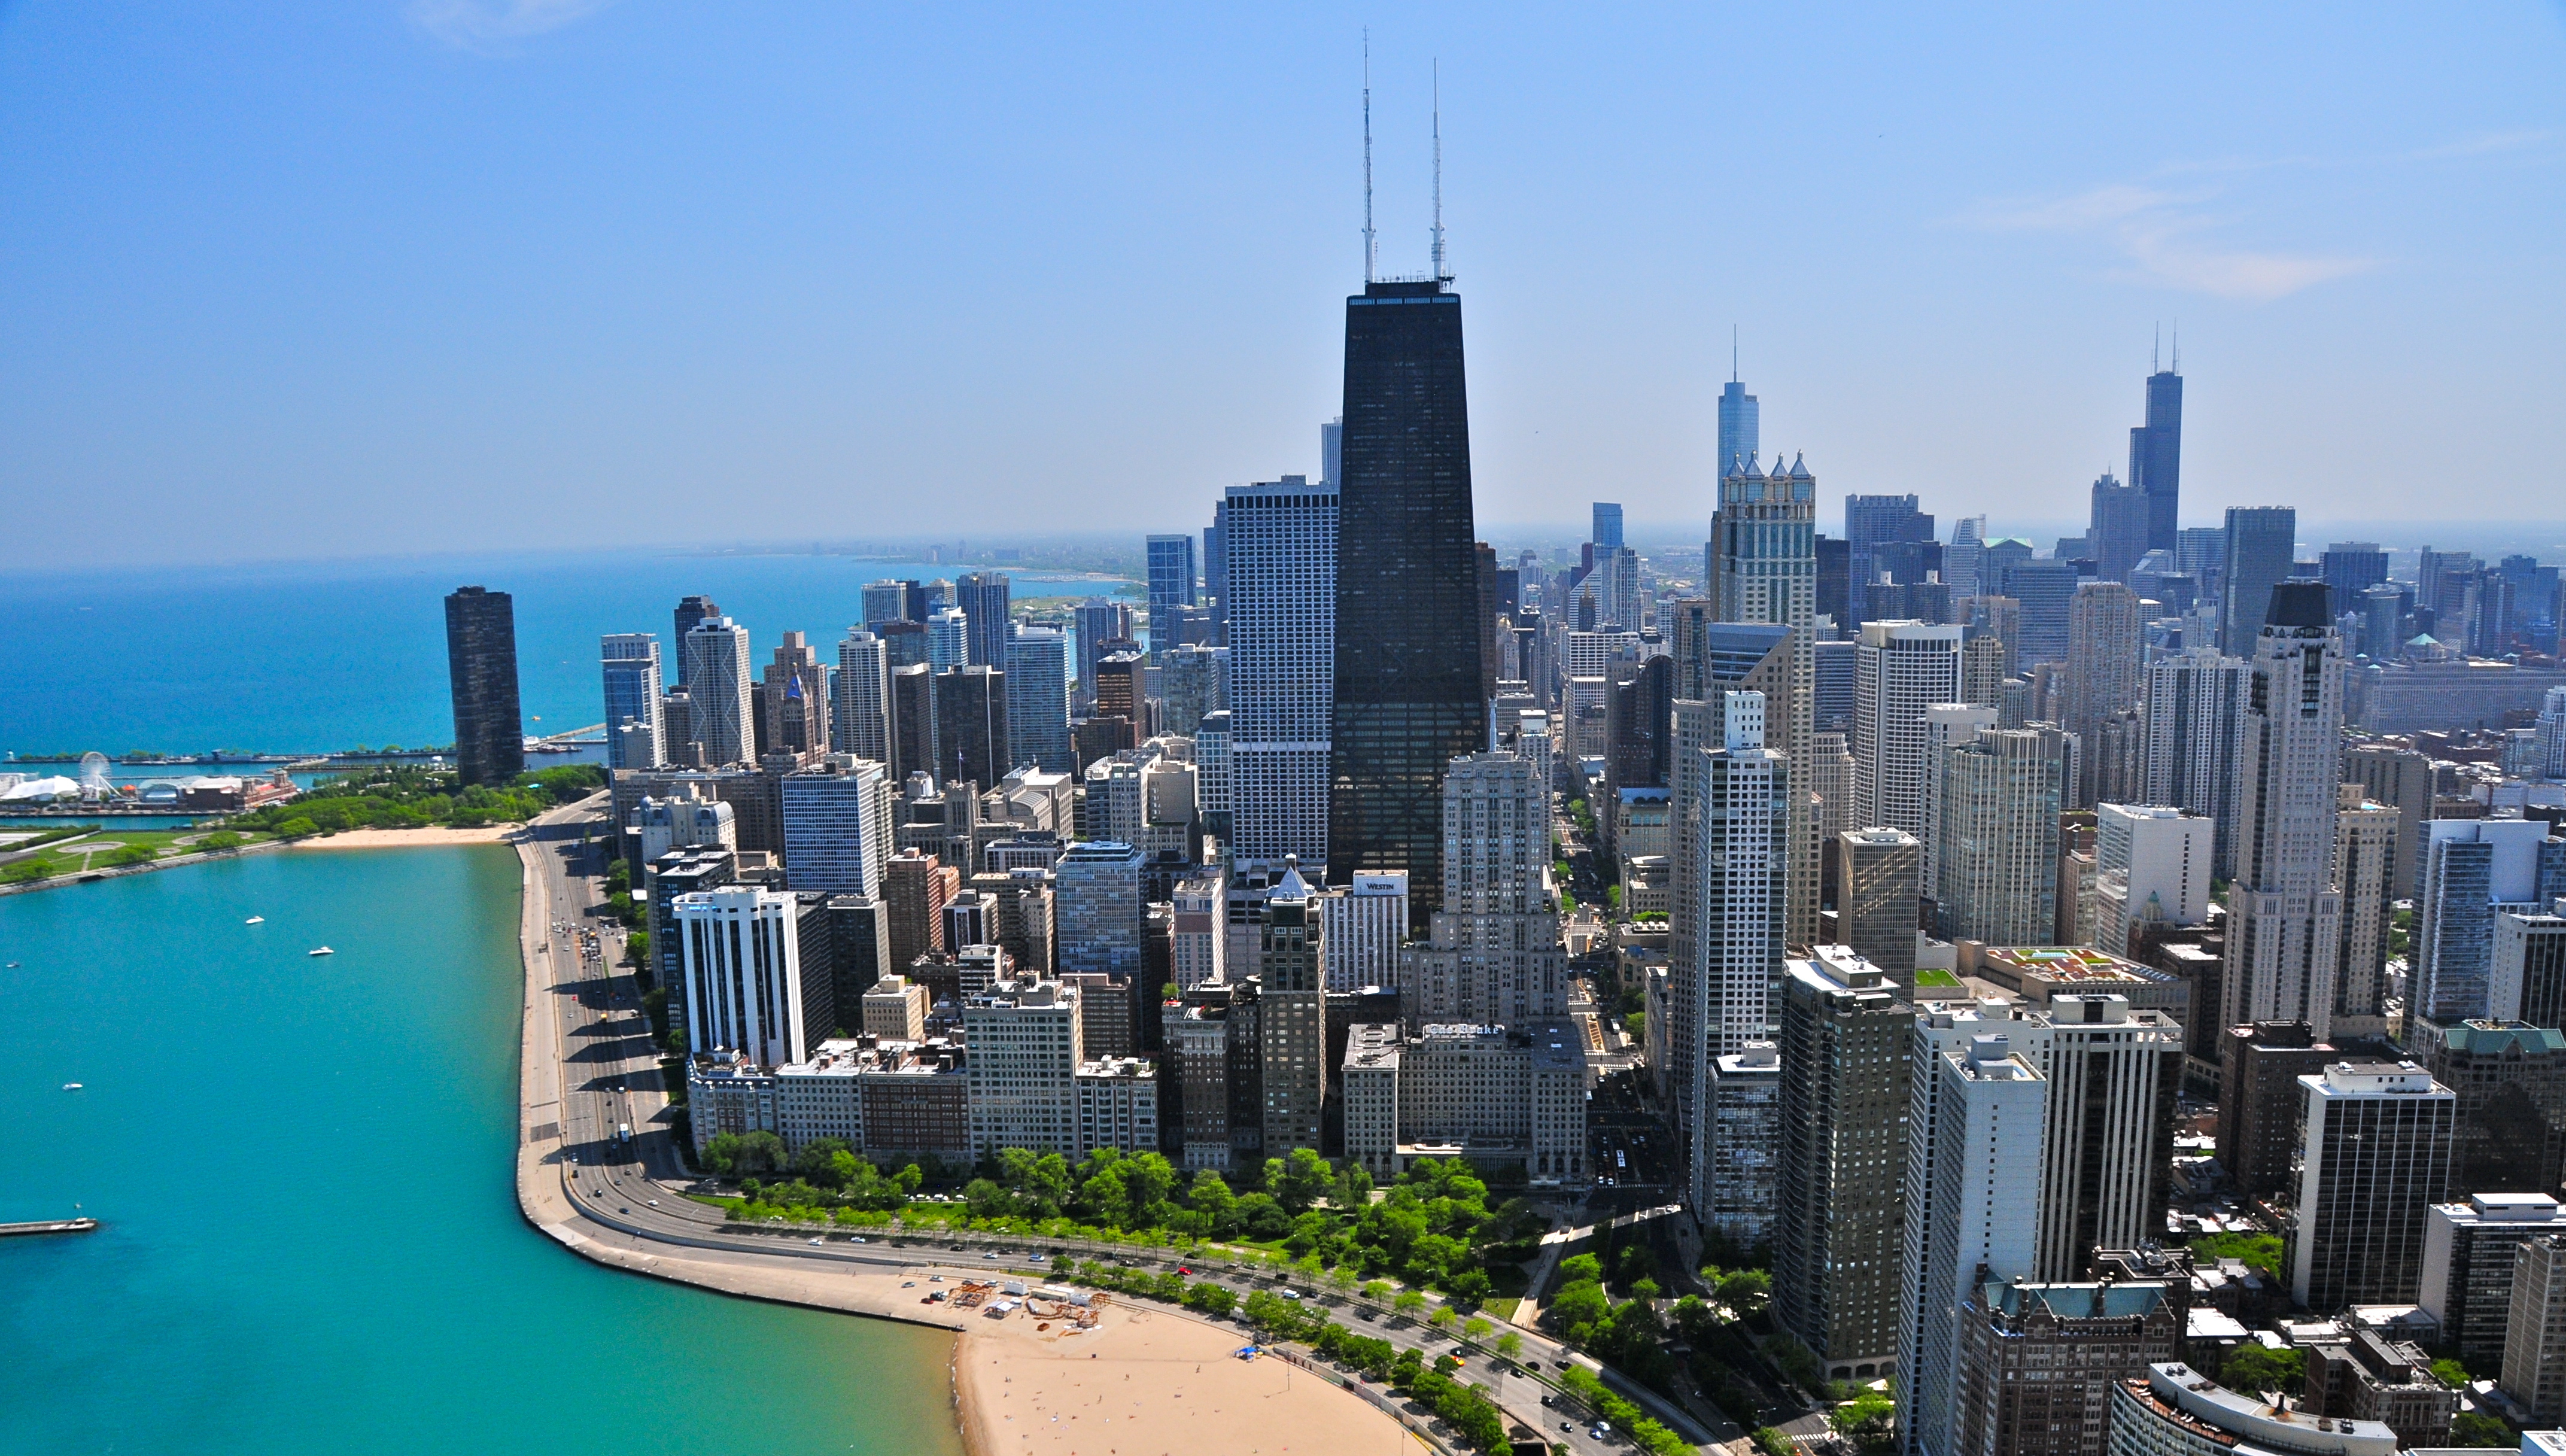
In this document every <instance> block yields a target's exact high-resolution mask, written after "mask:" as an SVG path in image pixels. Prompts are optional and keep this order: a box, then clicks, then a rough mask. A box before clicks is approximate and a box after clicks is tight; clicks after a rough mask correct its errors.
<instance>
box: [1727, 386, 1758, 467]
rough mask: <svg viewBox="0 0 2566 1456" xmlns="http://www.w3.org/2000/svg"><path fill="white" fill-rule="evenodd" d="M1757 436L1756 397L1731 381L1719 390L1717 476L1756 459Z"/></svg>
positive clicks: (1744, 387)
mask: <svg viewBox="0 0 2566 1456" xmlns="http://www.w3.org/2000/svg"><path fill="white" fill-rule="evenodd" d="M1756 435H1757V430H1756V408H1755V396H1754V395H1752V394H1749V393H1747V392H1746V386H1745V385H1744V384H1741V383H1739V382H1737V381H1736V380H1735V379H1731V380H1729V381H1728V386H1727V387H1726V388H1724V389H1721V390H1720V391H1719V474H1720V475H1722V476H1725V475H1727V474H1728V472H1729V471H1731V470H1735V469H1742V468H1744V466H1745V464H1746V462H1747V461H1749V460H1752V459H1754V458H1755V456H1756V453H1757V441H1756Z"/></svg>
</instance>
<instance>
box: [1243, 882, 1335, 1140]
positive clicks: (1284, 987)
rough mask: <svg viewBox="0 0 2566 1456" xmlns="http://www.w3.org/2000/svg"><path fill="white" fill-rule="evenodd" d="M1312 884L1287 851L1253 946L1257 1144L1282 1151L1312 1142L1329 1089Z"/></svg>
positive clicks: (1320, 943) (1321, 954)
mask: <svg viewBox="0 0 2566 1456" xmlns="http://www.w3.org/2000/svg"><path fill="white" fill-rule="evenodd" d="M1316 899H1317V892H1316V891H1314V890H1312V889H1311V888H1310V885H1309V882H1308V881H1307V880H1304V879H1303V878H1302V877H1301V871H1300V866H1299V863H1298V862H1297V860H1294V859H1287V860H1286V861H1285V867H1284V871H1283V878H1282V880H1281V882H1280V883H1278V884H1276V885H1275V886H1274V888H1273V890H1272V891H1271V892H1270V893H1269V894H1267V895H1266V897H1265V923H1264V929H1263V934H1262V935H1261V936H1260V940H1261V944H1260V945H1259V946H1258V953H1257V974H1258V977H1259V979H1260V980H1261V981H1262V983H1263V985H1262V990H1261V992H1260V993H1259V995H1258V997H1257V1058H1258V1063H1259V1072H1258V1079H1259V1084H1260V1086H1261V1088H1262V1090H1263V1097H1264V1105H1263V1108H1262V1111H1263V1124H1264V1148H1265V1155H1266V1156H1268V1157H1282V1156H1284V1155H1286V1154H1287V1153H1289V1152H1290V1151H1291V1150H1292V1149H1293V1148H1296V1147H1307V1148H1314V1149H1315V1148H1317V1147H1318V1146H1319V1129H1320V1125H1321V1121H1322V1118H1323V1117H1324V1115H1325V1111H1326V1103H1327V1091H1328V1067H1327V1050H1328V1037H1327V982H1326V979H1325V975H1326V973H1325V971H1324V970H1323V968H1322V961H1323V960H1324V958H1325V954H1326V948H1325V934H1326V932H1325V931H1324V929H1323V928H1322V926H1321V923H1320V918H1319V908H1318V906H1317V904H1315V903H1314V901H1315V900H1316Z"/></svg>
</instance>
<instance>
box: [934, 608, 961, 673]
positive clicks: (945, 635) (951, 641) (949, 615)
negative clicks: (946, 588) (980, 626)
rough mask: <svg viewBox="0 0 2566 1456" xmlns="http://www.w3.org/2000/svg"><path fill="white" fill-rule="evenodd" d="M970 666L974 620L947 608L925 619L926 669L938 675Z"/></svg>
mask: <svg viewBox="0 0 2566 1456" xmlns="http://www.w3.org/2000/svg"><path fill="white" fill-rule="evenodd" d="M970 662H971V619H970V617H968V616H966V615H965V614H964V613H963V611H962V608H961V607H945V608H943V609H942V610H940V611H937V612H935V613H934V614H933V615H931V616H929V617H928V618H927V619H926V665H928V666H929V667H932V668H934V669H935V670H936V671H938V672H943V671H946V670H948V669H951V668H955V667H967V666H969V665H970Z"/></svg>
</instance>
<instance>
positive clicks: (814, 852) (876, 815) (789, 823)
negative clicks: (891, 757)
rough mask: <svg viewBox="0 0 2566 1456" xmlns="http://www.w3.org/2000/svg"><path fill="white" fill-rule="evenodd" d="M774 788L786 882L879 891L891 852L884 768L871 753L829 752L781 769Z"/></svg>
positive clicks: (871, 894)
mask: <svg viewBox="0 0 2566 1456" xmlns="http://www.w3.org/2000/svg"><path fill="white" fill-rule="evenodd" d="M779 788H780V790H781V793H780V795H779V796H778V797H779V799H780V801H781V808H782V810H783V815H784V873H785V876H786V878H787V879H788V880H789V882H790V883H791V884H792V886H793V887H794V888H795V889H797V890H819V891H821V892H823V893H825V894H860V895H864V896H866V897H867V898H869V899H878V898H880V897H881V895H882V876H883V865H885V864H886V863H889V862H890V860H891V856H892V823H891V818H892V799H893V798H894V795H893V793H892V788H891V783H890V778H889V774H888V771H887V770H885V769H884V768H883V766H882V765H881V764H878V763H875V762H873V761H872V760H870V759H860V758H855V757H853V756H851V755H845V754H832V755H830V762H829V763H828V764H826V765H824V766H822V767H818V768H811V769H804V770H802V771H801V772H799V773H792V774H786V775H785V776H784V777H783V779H782V780H781V781H780V784H779Z"/></svg>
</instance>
